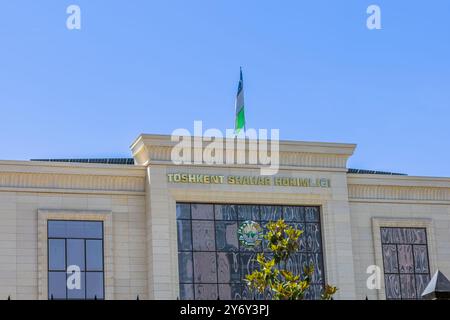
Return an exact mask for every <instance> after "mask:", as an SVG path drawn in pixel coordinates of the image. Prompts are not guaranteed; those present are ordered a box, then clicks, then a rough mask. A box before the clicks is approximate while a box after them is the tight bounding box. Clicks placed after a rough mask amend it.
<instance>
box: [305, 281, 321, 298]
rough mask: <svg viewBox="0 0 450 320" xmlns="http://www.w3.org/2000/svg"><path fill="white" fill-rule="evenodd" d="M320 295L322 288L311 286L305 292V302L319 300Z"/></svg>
mask: <svg viewBox="0 0 450 320" xmlns="http://www.w3.org/2000/svg"><path fill="white" fill-rule="evenodd" d="M321 295H322V286H321V285H316V284H312V285H310V286H309V288H308V289H307V290H306V292H305V300H320V296H321Z"/></svg>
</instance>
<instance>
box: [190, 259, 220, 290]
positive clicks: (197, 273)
mask: <svg viewBox="0 0 450 320" xmlns="http://www.w3.org/2000/svg"><path fill="white" fill-rule="evenodd" d="M194 281H195V282H198V283H216V282H217V274H216V253H215V252H194Z"/></svg>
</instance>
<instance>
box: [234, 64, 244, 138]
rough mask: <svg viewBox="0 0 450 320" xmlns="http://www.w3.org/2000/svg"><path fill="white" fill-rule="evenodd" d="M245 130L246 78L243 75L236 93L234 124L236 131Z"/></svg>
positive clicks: (236, 132) (237, 132)
mask: <svg viewBox="0 0 450 320" xmlns="http://www.w3.org/2000/svg"><path fill="white" fill-rule="evenodd" d="M242 129H244V131H245V112H244V78H243V77H242V68H241V75H240V80H239V86H238V91H237V95H236V121H235V125H234V133H235V134H239V132H241V130H242Z"/></svg>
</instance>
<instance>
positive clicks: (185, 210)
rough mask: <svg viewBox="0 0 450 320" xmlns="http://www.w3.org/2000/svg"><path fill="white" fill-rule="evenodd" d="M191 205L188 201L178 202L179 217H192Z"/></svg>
mask: <svg viewBox="0 0 450 320" xmlns="http://www.w3.org/2000/svg"><path fill="white" fill-rule="evenodd" d="M190 218H191V205H190V204H186V203H177V219H190Z"/></svg>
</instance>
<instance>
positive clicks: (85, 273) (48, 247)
mask: <svg viewBox="0 0 450 320" xmlns="http://www.w3.org/2000/svg"><path fill="white" fill-rule="evenodd" d="M54 221H58V222H62V221H64V222H66V223H70V222H87V223H89V222H98V223H101V230H102V235H101V238H92V237H55V236H49V227H50V223H51V222H54ZM46 224H47V275H48V276H47V288H49V289H50V276H49V275H50V272H52V273H64V275H65V276H66V280H67V267H68V265H67V264H68V253H67V252H68V250H67V242H68V241H69V240H82V241H83V248H84V250H83V253H84V270H81V273H84V284H83V285H84V298H80V299H76V298H69V291H68V289H67V286H65V292H66V297H65V299H54V298H52V297H51V296H50V291H49V290H48V294H47V296H48V297H47V298H48V299H49V300H105V293H106V288H105V224H104V221H102V220H76V219H47V221H46ZM51 240H63V241H64V254H65V257H64V264H65V270H64V271H61V270H51V269H50V251H49V250H50V241H51ZM89 240H96V241H101V244H102V270H101V271H97V270H94V271H89V270H88V264H87V241H89ZM88 273H101V274H102V278H103V279H102V280H103V281H102V291H103V292H102V293H103V297H102V298H96V296H94V298H87V296H88V295H87V274H88Z"/></svg>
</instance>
